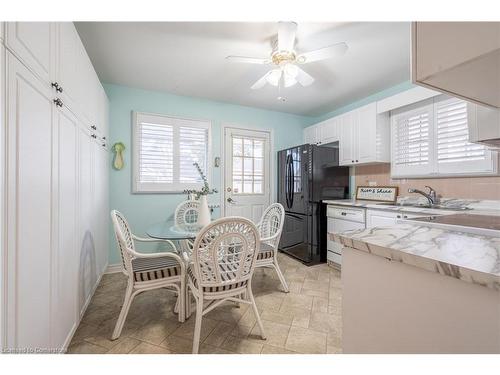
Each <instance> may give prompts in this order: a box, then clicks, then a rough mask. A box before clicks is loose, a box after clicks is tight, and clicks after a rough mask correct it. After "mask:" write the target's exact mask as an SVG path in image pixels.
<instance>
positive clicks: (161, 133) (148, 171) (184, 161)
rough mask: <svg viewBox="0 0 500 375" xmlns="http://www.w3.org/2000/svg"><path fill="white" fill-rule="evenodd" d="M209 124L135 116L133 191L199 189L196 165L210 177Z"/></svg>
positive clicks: (147, 115)
mask: <svg viewBox="0 0 500 375" xmlns="http://www.w3.org/2000/svg"><path fill="white" fill-rule="evenodd" d="M209 148H210V122H208V121H197V120H187V119H180V118H174V117H168V116H161V115H152V114H146V113H135V129H134V179H135V183H134V191H136V192H181V191H183V190H184V189H193V188H196V189H199V188H201V186H202V184H203V181H202V179H201V177H200V175H199V174H198V172H197V170H196V168H195V167H194V166H193V163H194V162H197V163H198V164H199V165H200V167H201V169H202V171H203V172H204V173H205V176H207V178H209V177H210V173H209V170H208V168H207V165H208V160H209V159H208V155H209Z"/></svg>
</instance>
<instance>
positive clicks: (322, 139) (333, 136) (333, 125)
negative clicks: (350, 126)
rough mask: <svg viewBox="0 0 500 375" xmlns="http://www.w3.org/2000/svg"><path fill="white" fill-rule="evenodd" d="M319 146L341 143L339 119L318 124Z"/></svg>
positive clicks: (331, 119)
mask: <svg viewBox="0 0 500 375" xmlns="http://www.w3.org/2000/svg"><path fill="white" fill-rule="evenodd" d="M318 126H319V144H326V143H332V142H338V141H339V127H338V120H337V118H335V117H333V118H330V119H328V120H325V121H323V122H322V123H320V124H318Z"/></svg>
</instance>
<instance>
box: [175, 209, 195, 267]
mask: <svg viewBox="0 0 500 375" xmlns="http://www.w3.org/2000/svg"><path fill="white" fill-rule="evenodd" d="M199 207H200V202H198V201H195V200H187V201H184V202H182V203H180V204H179V205H178V206H177V208H176V209H175V215H174V218H175V225H176V226H178V227H181V228H185V229H186V230H195V229H198V212H199ZM179 242H180V246H181V250H182V254H183V255H184V258H185V260H186V261H188V260H189V257H190V256H191V252H192V251H193V243H194V241H193V240H182V241H179Z"/></svg>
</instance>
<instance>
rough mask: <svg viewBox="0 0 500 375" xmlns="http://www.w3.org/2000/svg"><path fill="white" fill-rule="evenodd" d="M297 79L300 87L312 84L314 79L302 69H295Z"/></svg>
mask: <svg viewBox="0 0 500 375" xmlns="http://www.w3.org/2000/svg"><path fill="white" fill-rule="evenodd" d="M297 72H298V73H297V77H296V80H297V82H298V83H300V84H301V85H302V86H309V85H311V84H312V83H313V82H314V78H313V77H312V76H311V75H310V74H309V73H306V72H304V71H303V70H302V69H300V68H299V67H297Z"/></svg>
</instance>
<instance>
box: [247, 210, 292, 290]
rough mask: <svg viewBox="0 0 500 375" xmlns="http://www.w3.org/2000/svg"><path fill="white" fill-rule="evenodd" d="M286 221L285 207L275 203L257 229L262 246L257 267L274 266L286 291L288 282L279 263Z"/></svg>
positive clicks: (266, 212) (265, 213) (263, 215)
mask: <svg viewBox="0 0 500 375" xmlns="http://www.w3.org/2000/svg"><path fill="white" fill-rule="evenodd" d="M284 222H285V209H284V208H283V206H282V205H281V204H279V203H273V204H271V205H270V206H269V207H267V208H266V210H265V211H264V213H263V214H262V218H261V219H260V222H259V223H258V224H257V229H258V230H259V234H260V242H261V248H260V252H259V255H258V257H257V264H256V265H255V267H272V268H274V270H275V271H276V273H277V274H278V278H279V279H280V281H281V285H282V286H283V289H284V291H285V292H286V293H288V292H289V289H288V284H287V283H286V280H285V277H284V276H283V273H282V272H281V269H280V267H279V265H278V245H279V242H280V238H281V232H282V231H283V223H284Z"/></svg>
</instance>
